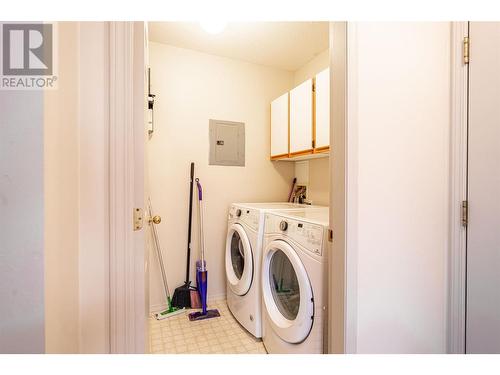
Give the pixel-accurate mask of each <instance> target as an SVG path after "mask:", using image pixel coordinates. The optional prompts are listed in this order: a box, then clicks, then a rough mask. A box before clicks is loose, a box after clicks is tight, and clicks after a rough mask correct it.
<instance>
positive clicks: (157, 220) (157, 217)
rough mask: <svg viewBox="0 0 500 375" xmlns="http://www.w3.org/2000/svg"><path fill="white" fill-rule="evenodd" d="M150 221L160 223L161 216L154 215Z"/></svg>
mask: <svg viewBox="0 0 500 375" xmlns="http://www.w3.org/2000/svg"><path fill="white" fill-rule="evenodd" d="M149 222H150V223H151V222H153V223H155V224H160V223H161V216H158V215H156V216H153V217H152V218H151V219H149Z"/></svg>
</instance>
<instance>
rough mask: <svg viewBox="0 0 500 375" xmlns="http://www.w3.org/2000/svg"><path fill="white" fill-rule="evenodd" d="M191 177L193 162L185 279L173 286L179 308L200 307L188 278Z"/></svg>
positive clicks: (192, 170)
mask: <svg viewBox="0 0 500 375" xmlns="http://www.w3.org/2000/svg"><path fill="white" fill-rule="evenodd" d="M193 178H194V163H191V176H190V180H189V219H188V244H187V261H186V279H185V281H184V284H183V285H181V286H179V287H177V288H175V291H174V297H173V299H172V304H173V305H174V306H175V307H179V308H197V307H200V301H199V297H198V292H197V290H196V288H194V287H193V286H191V281H190V280H189V266H190V265H191V221H192V217H193Z"/></svg>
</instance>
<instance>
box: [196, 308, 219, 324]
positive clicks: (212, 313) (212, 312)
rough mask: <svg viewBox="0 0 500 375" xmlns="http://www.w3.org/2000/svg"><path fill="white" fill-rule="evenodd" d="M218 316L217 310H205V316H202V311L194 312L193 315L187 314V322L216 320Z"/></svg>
mask: <svg viewBox="0 0 500 375" xmlns="http://www.w3.org/2000/svg"><path fill="white" fill-rule="evenodd" d="M219 316H220V314H219V310H217V309H213V310H207V312H206V313H205V314H203V311H196V312H194V313H191V314H189V320H190V321H192V322H193V321H196V320H205V319H211V318H217V317H219Z"/></svg>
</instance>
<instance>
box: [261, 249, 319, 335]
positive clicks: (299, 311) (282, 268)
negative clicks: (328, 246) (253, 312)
mask: <svg viewBox="0 0 500 375" xmlns="http://www.w3.org/2000/svg"><path fill="white" fill-rule="evenodd" d="M297 251H299V250H296V249H294V248H293V247H292V246H291V245H290V244H289V243H288V242H286V241H284V240H281V239H278V240H274V241H271V242H270V243H269V244H268V245H267V246H266V248H265V249H264V253H263V259H262V294H263V301H264V306H265V312H264V314H266V316H267V318H266V320H267V322H268V323H269V325H270V326H271V328H272V329H273V331H274V332H275V333H276V334H277V335H278V336H279V337H280V338H281V339H283V340H284V341H286V342H289V343H291V344H297V343H300V342H302V341H304V340H305V339H306V338H307V337H308V336H309V333H310V332H311V329H312V325H313V321H314V298H313V291H312V287H311V282H310V281H309V277H308V275H307V271H306V269H305V267H304V264H303V263H302V260H301V259H300V257H299V255H298V254H297Z"/></svg>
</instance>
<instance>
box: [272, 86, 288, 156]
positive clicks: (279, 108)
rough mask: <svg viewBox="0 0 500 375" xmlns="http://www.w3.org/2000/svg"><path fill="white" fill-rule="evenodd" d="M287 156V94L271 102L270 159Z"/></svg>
mask: <svg viewBox="0 0 500 375" xmlns="http://www.w3.org/2000/svg"><path fill="white" fill-rule="evenodd" d="M281 155H288V93H286V94H284V95H281V96H280V97H279V98H277V99H274V100H273V101H272V102H271V157H272V156H281Z"/></svg>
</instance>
